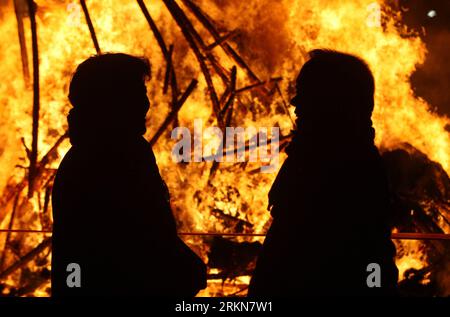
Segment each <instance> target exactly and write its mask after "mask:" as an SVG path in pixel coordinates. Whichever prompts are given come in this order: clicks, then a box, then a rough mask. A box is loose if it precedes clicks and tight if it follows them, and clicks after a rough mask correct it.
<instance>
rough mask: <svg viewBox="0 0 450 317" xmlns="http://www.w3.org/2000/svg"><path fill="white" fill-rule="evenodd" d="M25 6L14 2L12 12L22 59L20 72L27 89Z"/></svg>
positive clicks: (15, 0) (21, 2) (23, 3)
mask: <svg viewBox="0 0 450 317" xmlns="http://www.w3.org/2000/svg"><path fill="white" fill-rule="evenodd" d="M24 7H25V8H26V4H25V2H24V1H23V0H14V11H15V13H16V20H17V32H18V35H19V44H20V56H21V57H22V71H23V79H24V82H25V86H26V87H27V88H28V85H29V83H30V68H29V66H28V54H27V45H26V42H25V30H24V27H23V11H24Z"/></svg>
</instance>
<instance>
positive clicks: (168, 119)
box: [150, 79, 197, 145]
mask: <svg viewBox="0 0 450 317" xmlns="http://www.w3.org/2000/svg"><path fill="white" fill-rule="evenodd" d="M195 86H197V80H196V79H193V80H192V81H191V83H190V84H189V86H188V87H187V88H186V91H185V92H184V94H183V95H182V96H181V98H180V100H178V101H177V103H176V104H175V106H174V107H173V108H172V110H171V111H170V113H169V115H168V116H167V117H166V119H165V120H164V122H163V123H162V124H161V127H160V128H159V129H158V130H157V131H156V133H155V135H154V136H153V137H152V139H151V140H150V144H151V145H154V144H155V143H156V142H157V141H158V139H159V137H160V136H161V135H162V133H163V132H164V131H165V130H166V129H167V127H168V126H169V125H170V123H171V122H172V121H173V120H174V119H175V117H176V115H177V113H178V111H180V109H181V107H182V106H183V105H184V103H185V102H186V100H187V98H188V97H189V95H190V94H191V93H192V91H193V90H194V88H195Z"/></svg>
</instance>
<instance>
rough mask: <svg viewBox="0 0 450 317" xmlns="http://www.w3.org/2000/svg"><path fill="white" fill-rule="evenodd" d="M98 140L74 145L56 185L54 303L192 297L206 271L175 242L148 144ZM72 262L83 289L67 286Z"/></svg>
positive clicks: (173, 226) (164, 191)
mask: <svg viewBox="0 0 450 317" xmlns="http://www.w3.org/2000/svg"><path fill="white" fill-rule="evenodd" d="M98 141H99V142H85V143H82V144H79V145H74V146H73V147H72V148H71V149H70V150H69V152H68V153H67V154H66V156H65V157H64V159H63V161H62V163H61V165H60V167H59V169H58V172H57V175H56V178H55V182H54V187H53V218H54V227H53V254H52V293H53V296H69V295H139V296H142V295H143V296H145V295H184V296H193V295H195V294H196V293H197V292H198V291H199V290H200V289H202V288H204V287H205V286H206V266H205V265H204V263H203V262H202V261H201V259H200V258H199V257H198V256H197V255H196V254H195V253H194V252H193V251H191V250H190V249H189V248H188V247H187V246H186V245H185V244H184V243H183V241H181V239H180V238H179V237H178V236H177V231H176V223H175V219H174V217H173V214H172V211H171V208H170V204H169V194H168V190H167V188H166V186H165V183H164V181H163V180H162V178H161V176H160V174H159V171H158V167H157V165H156V161H155V157H154V154H153V152H152V149H151V147H150V145H149V144H148V143H147V141H146V140H145V139H144V138H142V137H138V138H135V139H133V140H132V141H127V142H118V144H115V143H114V142H105V140H98ZM113 144H114V145H113ZM69 263H78V264H79V265H80V267H81V288H68V287H67V285H66V278H67V275H68V274H69V273H68V272H66V266H67V264H69Z"/></svg>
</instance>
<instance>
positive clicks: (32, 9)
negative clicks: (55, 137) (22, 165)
mask: <svg viewBox="0 0 450 317" xmlns="http://www.w3.org/2000/svg"><path fill="white" fill-rule="evenodd" d="M27 4H28V11H29V15H30V24H31V45H32V52H33V126H32V138H33V139H32V142H31V152H30V169H29V171H28V197H29V198H31V197H32V196H33V191H34V180H35V176H36V167H37V156H38V137H39V51H38V39H37V26H36V16H35V13H36V4H35V3H34V1H33V0H27Z"/></svg>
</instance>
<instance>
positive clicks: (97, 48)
mask: <svg viewBox="0 0 450 317" xmlns="http://www.w3.org/2000/svg"><path fill="white" fill-rule="evenodd" d="M80 5H81V8H82V9H83V13H84V17H85V18H86V23H87V25H88V28H89V33H90V34H91V38H92V42H93V43H94V47H95V51H96V52H97V54H101V53H102V51H101V50H100V45H99V44H98V40H97V35H96V34H95V29H94V25H93V24H92V20H91V16H90V15H89V11H88V8H87V6H86V1H85V0H80Z"/></svg>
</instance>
